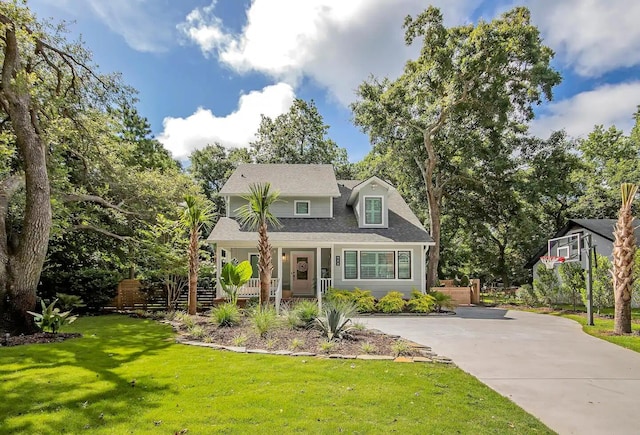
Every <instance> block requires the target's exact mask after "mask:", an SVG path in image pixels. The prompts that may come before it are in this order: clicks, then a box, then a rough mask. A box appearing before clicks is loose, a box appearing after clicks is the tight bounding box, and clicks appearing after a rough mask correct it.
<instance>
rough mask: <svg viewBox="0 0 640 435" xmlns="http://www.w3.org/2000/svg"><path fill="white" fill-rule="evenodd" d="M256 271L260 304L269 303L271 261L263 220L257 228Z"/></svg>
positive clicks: (265, 224)
mask: <svg viewBox="0 0 640 435" xmlns="http://www.w3.org/2000/svg"><path fill="white" fill-rule="evenodd" d="M258 253H259V256H260V258H259V259H258V271H259V274H260V304H261V305H266V304H267V303H269V296H270V292H271V288H270V287H271V272H272V271H273V264H272V263H271V244H270V243H269V235H268V234H267V223H266V222H265V221H263V222H262V223H260V227H259V228H258Z"/></svg>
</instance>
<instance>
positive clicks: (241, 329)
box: [173, 316, 430, 356]
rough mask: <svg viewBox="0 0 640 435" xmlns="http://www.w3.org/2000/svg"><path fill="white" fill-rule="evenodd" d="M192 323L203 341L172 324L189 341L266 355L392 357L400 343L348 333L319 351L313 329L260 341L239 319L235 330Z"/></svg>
mask: <svg viewBox="0 0 640 435" xmlns="http://www.w3.org/2000/svg"><path fill="white" fill-rule="evenodd" d="M194 320H195V323H196V324H197V325H198V326H200V327H202V328H203V329H204V330H205V334H204V336H203V337H194V336H193V335H191V334H189V331H188V329H187V328H186V327H185V325H184V324H182V323H181V322H174V323H173V324H174V326H176V327H177V328H178V330H179V332H180V333H181V334H183V335H184V336H185V338H188V339H189V340H195V341H202V342H210V343H216V344H219V345H223V346H238V347H246V348H247V349H263V350H267V351H279V350H282V351H284V350H288V351H294V352H310V353H317V354H342V355H360V354H364V353H368V354H370V355H395V354H396V353H397V348H396V349H394V345H395V344H396V343H397V342H398V341H405V340H402V339H401V338H400V337H398V336H391V335H387V334H384V333H382V332H380V331H377V330H366V329H365V330H355V329H353V330H351V331H350V332H349V333H348V334H346V335H345V336H344V338H343V339H342V340H339V341H335V342H333V343H332V344H331V345H330V348H326V347H325V348H323V347H321V343H326V342H327V339H326V338H325V337H323V336H322V335H321V333H320V331H319V330H318V329H316V328H295V329H291V328H288V327H286V326H279V327H277V328H275V329H274V330H273V331H270V332H268V333H267V334H266V335H265V336H264V337H261V336H260V335H259V334H258V333H257V332H256V331H255V329H254V328H253V326H252V324H251V321H250V319H248V318H246V317H243V319H242V322H241V324H240V325H238V326H233V327H218V326H216V325H214V324H212V323H211V322H210V321H209V318H208V317H205V316H197V317H194ZM365 343H367V344H368V345H370V346H371V348H369V349H366V351H365V350H364V349H363V344H365ZM425 350H427V351H430V349H428V348H427V349H425V348H424V347H421V348H417V347H413V346H411V343H408V345H407V346H406V351H405V352H403V355H406V356H423V355H424V352H425Z"/></svg>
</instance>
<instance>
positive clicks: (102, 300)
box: [38, 268, 121, 311]
mask: <svg viewBox="0 0 640 435" xmlns="http://www.w3.org/2000/svg"><path fill="white" fill-rule="evenodd" d="M120 279H121V276H120V273H118V272H115V271H113V270H107V269H99V268H86V269H76V270H72V271H68V272H67V271H64V272H63V271H59V270H45V271H43V273H42V276H41V279H40V284H39V285H38V294H39V295H40V297H42V298H43V299H49V300H52V299H53V298H54V295H55V294H56V293H64V294H68V295H75V296H78V297H80V298H82V300H83V303H84V304H85V305H86V309H84V310H80V311H99V310H100V309H102V308H103V307H105V306H107V305H108V304H109V303H110V302H111V301H112V300H113V298H115V297H116V294H117V293H118V283H119V282H120ZM83 308H84V307H83Z"/></svg>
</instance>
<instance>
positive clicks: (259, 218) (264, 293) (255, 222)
mask: <svg viewBox="0 0 640 435" xmlns="http://www.w3.org/2000/svg"><path fill="white" fill-rule="evenodd" d="M279 196H280V194H279V193H278V192H277V191H273V192H272V191H271V184H270V183H253V184H251V185H250V186H249V194H248V195H246V196H243V197H242V198H243V199H246V200H247V201H248V202H247V203H246V204H245V205H243V206H242V207H240V208H239V209H238V210H237V211H238V216H239V217H240V225H242V226H246V227H247V228H249V230H250V231H256V230H257V231H258V256H259V257H260V258H259V259H258V272H259V274H260V304H261V305H262V304H266V303H267V302H269V287H270V286H271V272H272V271H273V264H272V263H271V243H269V235H268V234H267V225H268V224H271V225H272V226H274V227H278V226H280V221H278V218H276V217H275V216H274V215H273V214H272V213H271V211H270V208H271V206H272V205H273V203H275V202H277V201H278V197H279Z"/></svg>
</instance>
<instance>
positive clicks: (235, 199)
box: [229, 196, 333, 219]
mask: <svg viewBox="0 0 640 435" xmlns="http://www.w3.org/2000/svg"><path fill="white" fill-rule="evenodd" d="M296 201H309V212H310V214H309V215H308V216H300V215H296V214H295V202H296ZM332 202H333V198H331V197H318V198H313V197H311V198H309V197H301V196H298V197H284V198H281V201H278V202H276V203H275V204H273V205H272V206H271V212H272V213H273V214H274V215H275V216H276V217H279V218H301V219H304V218H330V217H333V216H331V203H332ZM246 203H247V201H246V200H244V199H242V198H241V197H239V196H232V197H231V198H230V199H229V217H236V216H237V213H236V210H237V209H238V208H240V207H242V206H243V205H244V204H246Z"/></svg>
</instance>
